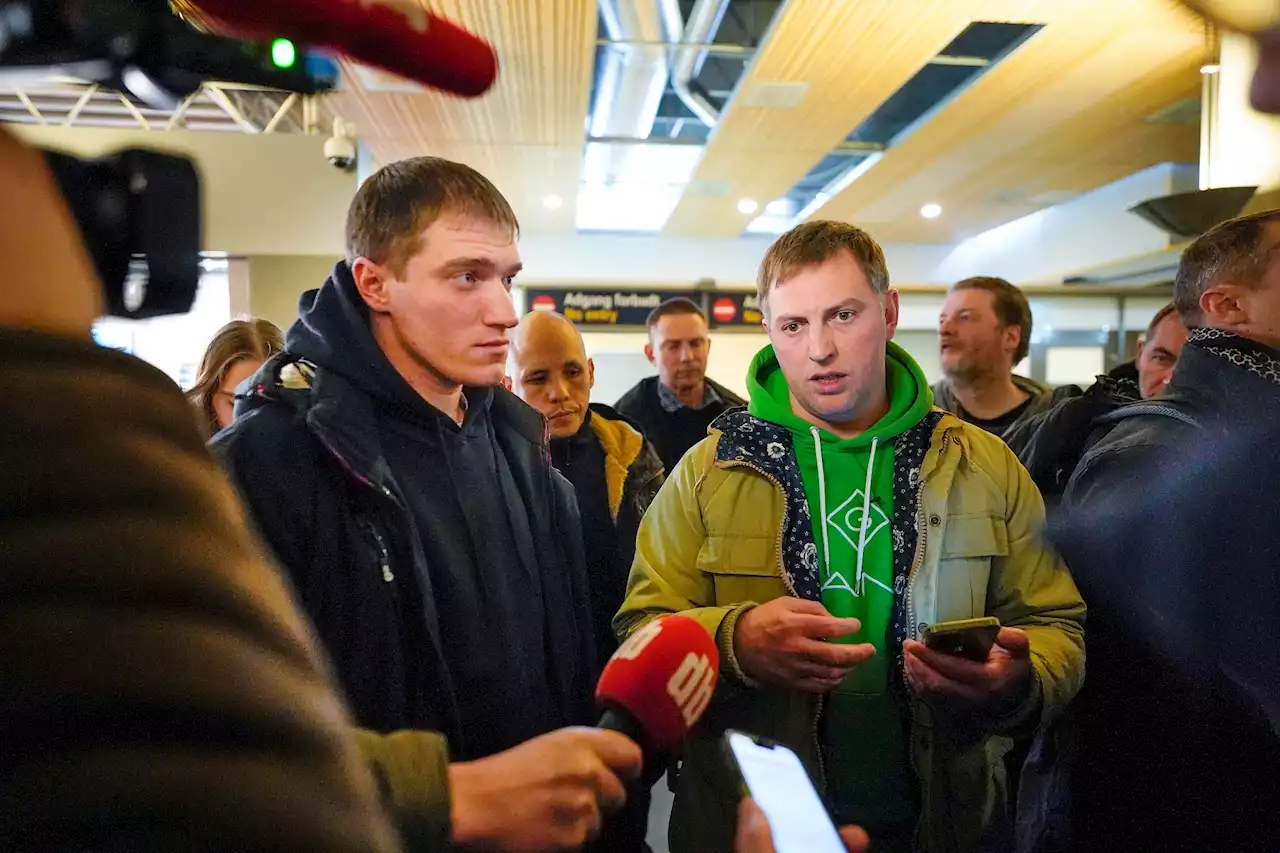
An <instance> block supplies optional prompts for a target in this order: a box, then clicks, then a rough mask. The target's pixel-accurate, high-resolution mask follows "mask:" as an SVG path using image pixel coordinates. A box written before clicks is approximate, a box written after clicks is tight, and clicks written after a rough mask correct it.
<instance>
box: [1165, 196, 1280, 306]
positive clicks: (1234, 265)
mask: <svg viewBox="0 0 1280 853" xmlns="http://www.w3.org/2000/svg"><path fill="white" fill-rule="evenodd" d="M1275 219H1280V210H1264V211H1261V212H1259V213H1253V214H1250V215H1249V216H1240V217H1237V218H1236V219H1228V220H1227V221H1226V222H1223V223H1220V224H1218V225H1215V226H1213V227H1212V228H1210V229H1209V230H1208V231H1206V232H1204V233H1203V234H1201V235H1200V236H1199V237H1197V238H1196V239H1195V241H1194V242H1193V243H1192V244H1191V245H1190V246H1187V248H1186V249H1185V250H1183V252H1182V259H1181V260H1180V261H1179V262H1178V274H1177V275H1176V276H1174V278H1173V304H1174V305H1176V306H1178V314H1179V316H1181V317H1182V322H1183V324H1184V325H1185V326H1187V328H1192V327H1194V326H1198V325H1199V324H1200V323H1201V322H1203V320H1204V313H1203V312H1202V311H1201V310H1200V297H1201V296H1203V295H1204V292H1205V291H1206V290H1208V289H1209V288H1210V287H1212V286H1213V285H1215V284H1218V283H1221V282H1226V281H1232V282H1236V283H1238V284H1244V285H1249V286H1252V285H1256V284H1258V283H1259V282H1261V281H1262V277H1263V275H1265V274H1266V271H1267V262H1268V257H1267V253H1266V252H1264V251H1263V250H1262V228H1263V226H1264V225H1266V224H1267V223H1268V222H1270V221H1272V220H1275Z"/></svg>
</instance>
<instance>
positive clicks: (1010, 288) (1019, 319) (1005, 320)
mask: <svg viewBox="0 0 1280 853" xmlns="http://www.w3.org/2000/svg"><path fill="white" fill-rule="evenodd" d="M951 290H952V291H956V290H985V291H986V292H987V293H990V294H991V299H992V301H993V302H994V303H995V312H996V320H998V321H999V322H1000V325H1001V326H1017V327H1018V330H1019V332H1020V333H1021V334H1020V335H1019V336H1018V349H1017V351H1016V352H1015V353H1014V354H1013V363H1014V364H1017V363H1018V362H1020V361H1022V360H1023V359H1024V358H1026V357H1027V353H1028V352H1030V351H1031V306H1030V305H1029V304H1027V297H1026V296H1024V295H1023V294H1022V291H1021V290H1019V289H1018V288H1017V287H1015V286H1014V285H1012V284H1010V283H1009V282H1007V281H1005V280H1004V279H1002V278H996V277H995V276H992V275H976V276H973V277H972V278H966V279H963V280H961V281H957V282H956V283H955V284H953V285H952V286H951Z"/></svg>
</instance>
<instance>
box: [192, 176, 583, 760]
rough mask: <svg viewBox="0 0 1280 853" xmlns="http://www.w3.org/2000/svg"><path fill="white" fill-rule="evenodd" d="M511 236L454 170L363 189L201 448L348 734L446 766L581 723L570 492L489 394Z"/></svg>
mask: <svg viewBox="0 0 1280 853" xmlns="http://www.w3.org/2000/svg"><path fill="white" fill-rule="evenodd" d="M516 233H517V223H516V218H515V214H514V213H513V212H512V210H511V208H510V206H509V205H508V204H507V201H506V199H504V198H503V197H502V195H501V194H500V193H499V192H498V191H497V189H495V188H494V187H493V185H492V184H491V183H489V181H488V180H486V179H485V178H484V177H483V176H481V175H480V174H479V173H477V172H475V171H474V170H472V169H470V168H468V167H466V166H463V165H460V164H456V163H451V162H448V161H445V160H440V159H438V158H430V157H421V158H415V159H412V160H406V161H402V162H399V163H394V164H391V165H389V166H387V167H385V168H383V169H382V170H380V171H379V172H377V173H376V174H375V175H373V176H372V177H371V178H369V179H368V180H367V181H365V183H364V185H363V186H362V187H361V188H360V190H359V192H358V193H357V194H356V197H355V200H354V201H353V202H352V206H351V209H350V212H349V214H348V220H347V248H348V253H347V254H348V257H347V259H346V260H345V261H342V262H340V263H338V264H337V266H336V267H335V268H334V271H333V274H332V276H331V277H330V278H329V280H328V281H326V282H325V283H324V285H323V286H322V287H320V289H319V290H315V291H310V292H308V293H306V294H304V295H303V297H302V300H301V304H300V317H299V319H298V321H297V322H296V323H294V325H293V326H292V327H291V328H290V329H289V331H288V334H287V335H286V341H285V353H284V354H282V355H281V356H278V357H276V358H274V359H272V360H271V361H269V362H268V363H267V364H266V365H264V367H263V369H262V370H261V371H260V372H259V374H258V375H257V376H256V377H255V378H254V379H253V380H252V382H251V384H252V391H251V397H250V399H247V400H245V401H242V404H241V406H240V411H239V412H238V417H237V420H236V423H235V424H234V426H233V427H231V428H230V429H228V430H225V431H224V432H223V433H221V434H220V435H219V436H218V438H217V440H216V441H215V442H214V446H215V448H216V450H217V451H218V452H219V453H220V454H221V456H222V458H223V459H224V460H225V462H226V465H227V467H228V469H229V470H230V472H231V474H232V477H233V479H234V480H235V482H236V483H237V485H238V486H239V488H240V490H241V493H242V494H243V496H244V499H245V501H246V503H247V504H248V507H249V509H250V512H251V514H252V516H253V518H254V520H255V521H256V522H257V526H258V528H259V530H260V531H261V532H262V534H263V536H264V537H265V539H266V541H267V542H268V544H269V545H270V546H271V548H272V549H273V550H274V552H275V554H276V556H277V557H278V558H279V560H280V562H281V564H282V565H283V566H284V567H285V569H286V570H287V571H288V573H289V575H290V577H291V578H292V580H293V583H294V586H295V587H296V589H297V592H298V596H299V598H300V601H301V603H302V605H303V608H304V609H305V610H306V611H307V613H308V615H309V616H310V617H311V619H312V621H313V622H314V623H315V625H316V627H317V629H318V631H319V634H320V637H321V639H322V641H323V642H324V645H325V646H326V648H327V649H328V651H329V654H330V656H331V658H332V659H333V661H334V664H335V668H336V670H337V675H338V678H339V680H340V682H341V684H342V686H343V688H344V689H345V691H346V694H347V697H348V699H349V700H350V702H351V705H352V708H353V710H354V712H355V716H356V720H357V722H358V724H359V725H361V726H362V727H365V728H369V729H373V730H375V731H380V732H387V731H394V730H396V729H432V730H435V731H439V732H443V733H444V734H445V735H446V736H447V738H448V742H449V747H450V755H451V757H452V758H453V759H454V760H469V759H474V758H479V757H483V756H487V755H492V754H494V753H497V752H500V751H502V750H505V749H508V748H510V747H513V746H515V745H516V744H519V743H521V742H523V741H525V740H528V739H530V738H532V737H534V736H536V735H540V734H542V733H544V732H549V731H551V730H553V729H556V728H559V727H561V726H564V725H570V724H578V723H588V722H590V721H591V719H592V707H591V706H592V702H591V696H592V690H593V687H594V682H593V676H594V670H595V650H594V642H593V640H592V630H591V609H590V600H589V593H588V587H587V578H586V572H585V568H584V563H583V555H582V550H581V538H580V532H579V520H578V510H577V506H576V503H575V501H574V497H573V490H572V488H571V487H570V485H569V484H568V482H566V481H565V480H564V478H563V477H561V476H560V475H559V474H557V473H556V472H555V471H554V470H553V469H552V468H551V465H550V463H549V461H548V448H547V442H546V436H545V425H544V422H543V419H542V417H541V416H540V415H539V414H538V413H537V412H535V411H534V410H532V409H530V408H529V407H528V406H526V405H525V404H524V403H522V402H521V401H520V400H518V399H517V398H516V397H515V396H514V395H513V394H511V393H510V392H508V391H506V390H505V389H503V388H501V387H499V383H500V382H501V380H502V378H503V375H504V372H505V365H506V359H507V347H508V341H507V334H508V331H509V330H510V329H511V328H512V327H513V326H515V324H516V315H515V310H514V308H513V306H512V303H511V298H510V288H511V284H512V279H513V277H514V276H515V275H516V273H518V272H519V271H520V255H519V252H518V251H517V249H516V243H515V239H516Z"/></svg>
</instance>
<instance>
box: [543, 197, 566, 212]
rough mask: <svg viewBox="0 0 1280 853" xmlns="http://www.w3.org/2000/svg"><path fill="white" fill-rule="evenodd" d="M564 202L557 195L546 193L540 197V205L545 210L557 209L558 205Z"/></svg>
mask: <svg viewBox="0 0 1280 853" xmlns="http://www.w3.org/2000/svg"><path fill="white" fill-rule="evenodd" d="M562 204H564V200H563V199H561V198H560V196H558V195H548V196H543V197H542V206H543V207H545V208H546V209H547V210H559V209H560V205H562Z"/></svg>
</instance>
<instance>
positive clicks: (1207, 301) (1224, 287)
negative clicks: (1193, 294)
mask: <svg viewBox="0 0 1280 853" xmlns="http://www.w3.org/2000/svg"><path fill="white" fill-rule="evenodd" d="M1242 290H1243V288H1242V287H1241V286H1240V285H1238V284H1232V283H1230V282H1224V283H1222V284H1215V285H1212V286H1211V287H1209V288H1208V289H1207V290H1205V292H1204V293H1202V294H1200V310H1201V311H1202V312H1203V313H1204V318H1205V321H1206V325H1209V326H1213V327H1217V328H1232V327H1235V326H1243V325H1245V324H1246V323H1248V322H1249V312H1248V311H1246V310H1245V308H1244V305H1243V304H1242V300H1241V295H1242V294H1241V291H1242Z"/></svg>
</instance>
